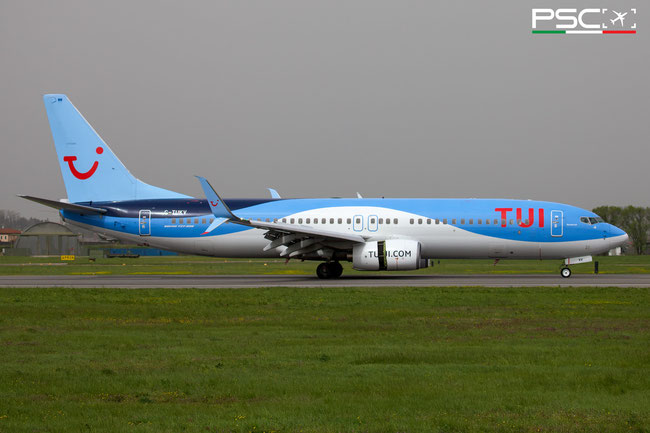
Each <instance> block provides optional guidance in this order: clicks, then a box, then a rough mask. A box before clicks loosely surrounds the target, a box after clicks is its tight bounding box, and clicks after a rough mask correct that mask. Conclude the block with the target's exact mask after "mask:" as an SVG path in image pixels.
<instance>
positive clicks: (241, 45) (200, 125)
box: [0, 0, 650, 220]
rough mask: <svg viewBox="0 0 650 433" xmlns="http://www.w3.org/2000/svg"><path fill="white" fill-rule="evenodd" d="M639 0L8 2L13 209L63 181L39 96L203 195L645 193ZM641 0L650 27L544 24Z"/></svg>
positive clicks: (621, 201) (30, 206) (146, 172)
mask: <svg viewBox="0 0 650 433" xmlns="http://www.w3.org/2000/svg"><path fill="white" fill-rule="evenodd" d="M644 5H646V2H641V1H639V0H637V1H636V2H635V1H621V0H616V1H614V0H606V1H605V0H597V1H593V2H586V1H581V0H568V2H567V1H566V0H563V1H562V2H557V1H547V0H542V1H535V2H532V1H525V0H509V1H497V2H485V1H442V0H440V1H431V0H427V1H404V0H399V1H380V0H367V1H354V0H345V1H332V0H328V1H305V0H296V1H275V0H264V1H254V2H253V1H240V0H237V1H228V2H224V1H219V0H212V1H205V2H194V1H155V2H154V1H149V2H145V1H142V2H140V1H138V2H134V1H114V0H111V1H103V2H99V1H97V2H90V1H86V0H84V1H78V2H65V1H56V2H53V1H28V2H23V1H10V0H6V1H3V2H2V3H1V4H0V56H1V57H0V58H1V60H0V64H1V65H2V68H1V69H0V71H1V72H0V74H1V75H0V76H1V77H2V80H1V82H0V85H1V86H2V95H3V103H2V104H1V105H0V146H1V150H2V153H1V154H0V155H1V156H0V161H1V162H2V164H1V166H0V209H14V210H17V211H19V212H21V213H22V214H23V215H25V216H34V217H40V218H46V217H49V218H50V219H53V220H57V216H56V212H55V211H52V210H49V209H48V208H45V207H43V206H40V205H37V204H35V203H31V202H27V201H25V200H22V199H19V198H17V197H15V194H16V193H22V194H30V195H35V196H39V197H46V198H54V199H59V198H64V197H65V189H64V186H63V181H62V179H61V174H60V172H59V166H58V164H57V162H56V153H55V150H54V145H53V142H52V138H51V135H50V130H49V125H48V122H47V117H46V114H45V109H44V107H43V102H42V98H41V95H42V94H44V93H66V94H67V95H68V96H69V98H70V99H71V100H72V102H73V103H74V104H75V105H76V106H77V108H78V109H79V110H80V111H81V112H82V113H83V115H84V116H85V117H86V119H87V120H88V121H89V122H90V123H91V124H92V125H93V127H94V128H95V129H96V130H97V131H98V132H99V134H100V135H101V136H102V138H103V139H104V140H105V141H106V142H107V143H108V144H109V145H110V146H111V148H112V149H113V150H114V151H115V152H116V154H117V155H118V156H119V158H120V159H121V160H122V162H124V164H125V165H126V166H127V167H128V168H129V170H130V171H131V172H132V173H133V174H134V175H135V176H136V177H138V178H140V179H142V180H144V181H145V182H148V183H151V184H154V185H157V186H161V187H164V188H167V189H171V190H175V191H178V192H182V193H186V194H190V195H194V196H199V197H201V196H202V192H201V188H200V186H199V183H198V182H197V181H196V179H195V178H194V177H193V175H195V174H199V175H202V176H205V177H207V178H208V179H209V180H210V181H211V183H212V184H213V185H214V186H215V188H216V189H217V190H218V192H219V193H220V194H221V195H222V196H224V197H260V196H261V197H265V196H267V195H268V193H267V191H266V189H265V188H266V187H269V186H270V187H274V188H276V189H277V190H278V191H279V192H280V193H281V194H282V196H283V197H308V196H312V197H313V196H317V197H324V196H348V197H351V196H354V195H355V193H356V191H359V192H361V193H362V194H363V195H364V196H366V197H376V196H387V197H388V196H391V197H485V198H488V197H490V198H492V197H504V198H524V199H526V198H530V199H539V200H550V201H559V202H564V203H569V204H574V205H577V206H581V207H585V208H592V207H594V206H597V205H601V204H615V205H627V204H634V205H642V206H650V192H649V187H648V170H649V168H650V140H649V137H650V109H649V108H648V103H649V101H650V84H649V82H648V80H649V79H650V67H649V66H650V54H649V53H650V44H649V38H648V35H649V34H650V23H649V22H648V20H647V18H646V13H648V12H650V9H649V10H646V9H644V8H643V6H644ZM533 6H534V7H576V8H583V7H598V8H612V7H614V8H615V9H619V8H620V9H629V8H631V7H637V8H638V13H637V16H636V17H635V20H636V22H637V30H638V31H639V33H638V34H637V35H634V36H631V35H616V36H603V35H593V36H592V35H590V36H585V35H581V36H576V35H573V36H569V35H532V34H531V7H533Z"/></svg>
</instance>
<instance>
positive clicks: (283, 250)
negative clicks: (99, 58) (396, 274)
mask: <svg viewBox="0 0 650 433" xmlns="http://www.w3.org/2000/svg"><path fill="white" fill-rule="evenodd" d="M43 101H44V104H45V109H46V112H47V116H48V119H49V123H50V128H51V131H52V137H53V139H54V145H55V147H56V152H57V155H58V159H59V164H60V168H61V173H62V177H63V182H64V184H65V188H66V192H67V196H68V198H67V199H62V200H51V199H45V198H39V197H35V196H27V195H20V197H23V198H25V199H28V200H32V201H34V202H37V203H40V204H43V205H46V206H50V207H53V208H55V209H58V210H59V213H60V216H61V218H62V220H63V221H64V222H66V223H68V224H72V225H76V226H79V227H82V228H85V229H89V230H93V231H96V232H99V233H100V234H103V235H106V236H110V237H114V238H118V239H121V240H123V241H126V242H131V243H136V244H140V245H145V246H152V247H156V248H161V249H165V250H171V251H176V252H180V253H187V254H198V255H204V256H217V257H242V258H285V259H287V260H289V259H298V260H313V261H318V262H321V263H320V264H319V265H318V266H317V268H316V274H317V276H318V277H319V278H338V277H339V276H341V274H342V272H343V266H342V265H341V262H351V263H352V268H354V269H356V270H366V271H408V270H415V269H421V268H426V267H427V266H428V265H429V260H433V259H454V258H455V259H495V263H496V261H498V260H501V259H534V260H556V259H557V260H561V259H564V265H563V266H562V267H561V271H560V274H561V276H562V277H569V276H570V275H571V269H570V267H569V266H570V265H573V264H576V263H586V262H589V261H591V260H592V255H594V254H600V253H603V252H606V251H609V250H611V249H613V248H616V247H618V246H620V245H622V244H624V243H626V242H627V240H628V235H627V234H626V233H625V232H624V231H623V230H621V229H619V228H618V227H615V226H613V225H611V224H608V223H606V222H605V221H603V220H602V219H601V218H600V217H599V216H598V215H596V214H594V213H593V212H590V211H588V210H585V209H580V208H578V207H575V206H570V205H566V204H560V203H553V202H548V201H532V200H512V199H433V198H421V199H410V198H383V197H382V198H302V199H301V198H281V197H280V195H279V194H277V192H276V191H275V190H271V197H270V198H259V199H242V198H231V199H225V200H224V199H222V198H221V196H220V195H219V194H218V193H217V192H216V191H215V190H214V188H213V187H212V185H211V184H210V182H208V180H207V179H205V178H203V177H198V176H197V178H198V180H199V182H200V184H201V187H202V189H203V192H204V195H205V197H204V198H196V197H191V196H188V195H185V194H181V193H177V192H173V191H169V190H166V189H163V188H159V187H156V186H153V185H149V184H147V183H145V182H143V181H141V180H139V179H137V178H136V177H134V176H133V175H132V174H131V173H130V172H129V171H128V170H127V169H126V167H125V166H124V164H122V162H121V161H120V160H119V159H118V158H117V156H116V155H115V154H114V153H113V151H112V150H111V149H110V147H109V146H108V145H107V144H106V143H105V142H104V141H103V140H102V139H101V137H100V136H99V135H98V134H97V132H95V130H94V129H93V128H92V126H90V124H89V123H88V122H87V121H86V120H85V119H84V117H83V116H82V115H81V113H80V112H79V111H78V110H77V109H76V107H75V106H74V105H73V104H72V103H71V102H70V100H69V99H68V97H67V96H66V95H64V94H47V95H44V97H43Z"/></svg>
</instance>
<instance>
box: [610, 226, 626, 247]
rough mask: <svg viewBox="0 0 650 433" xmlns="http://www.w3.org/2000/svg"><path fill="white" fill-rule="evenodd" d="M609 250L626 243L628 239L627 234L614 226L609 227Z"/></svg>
mask: <svg viewBox="0 0 650 433" xmlns="http://www.w3.org/2000/svg"><path fill="white" fill-rule="evenodd" d="M609 232H610V238H609V242H610V248H616V247H619V246H621V245H624V244H625V243H627V241H628V240H629V239H630V237H629V236H628V234H627V233H625V231H624V230H621V229H619V228H618V227H616V226H610V230H609Z"/></svg>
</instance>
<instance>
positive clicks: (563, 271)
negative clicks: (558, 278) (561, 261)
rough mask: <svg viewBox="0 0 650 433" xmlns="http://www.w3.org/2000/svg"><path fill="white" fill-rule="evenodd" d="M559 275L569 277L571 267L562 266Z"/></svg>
mask: <svg viewBox="0 0 650 433" xmlns="http://www.w3.org/2000/svg"><path fill="white" fill-rule="evenodd" d="M560 275H562V278H569V277H570V276H571V269H569V268H562V270H561V271H560Z"/></svg>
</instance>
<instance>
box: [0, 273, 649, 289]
mask: <svg viewBox="0 0 650 433" xmlns="http://www.w3.org/2000/svg"><path fill="white" fill-rule="evenodd" d="M471 286H484V287H594V286H595V287H650V275H642V274H600V275H590V274H577V275H576V274H574V275H573V276H571V277H570V278H562V277H560V276H559V275H507V276H503V275H371V276H356V275H355V276H348V277H346V276H343V277H341V278H339V279H336V280H320V279H318V278H317V277H316V276H311V275H124V276H120V275H115V276H107V275H73V276H67V275H66V276H43V275H41V276H22V275H20V276H0V287H79V288H81V287H89V288H127V289H144V288H170V289H184V288H200V289H225V288H247V287H471Z"/></svg>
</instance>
